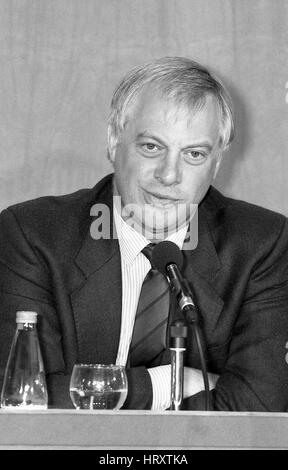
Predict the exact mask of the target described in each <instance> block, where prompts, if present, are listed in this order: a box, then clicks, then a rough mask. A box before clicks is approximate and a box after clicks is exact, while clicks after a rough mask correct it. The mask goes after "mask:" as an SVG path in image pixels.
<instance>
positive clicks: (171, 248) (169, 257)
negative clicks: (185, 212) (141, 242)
mask: <svg viewBox="0 0 288 470" xmlns="http://www.w3.org/2000/svg"><path fill="white" fill-rule="evenodd" d="M152 262H153V265H154V266H155V267H156V269H158V271H160V272H161V273H162V274H164V276H165V275H166V276H167V277H168V279H169V281H170V283H171V285H172V290H173V291H174V294H175V296H176V299H177V301H178V304H179V306H180V308H181V310H182V312H183V313H184V314H186V315H187V316H188V317H189V318H188V320H189V321H191V322H195V321H197V320H198V314H197V309H196V307H195V304H194V302H193V299H192V293H191V290H190V287H189V285H188V282H187V280H186V279H185V278H183V277H182V275H181V272H180V270H181V268H182V266H183V255H182V252H181V250H180V249H179V248H178V246H177V245H176V244H175V243H173V242H170V241H164V242H160V243H158V245H156V246H155V247H154V249H153V253H152Z"/></svg>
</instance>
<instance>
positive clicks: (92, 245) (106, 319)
mask: <svg viewBox="0 0 288 470" xmlns="http://www.w3.org/2000/svg"><path fill="white" fill-rule="evenodd" d="M108 186H109V188H108V190H106V191H104V193H103V192H102V193H101V197H99V198H98V199H97V203H98V204H104V205H105V207H106V209H107V210H108V211H109V214H110V217H109V222H110V223H112V224H113V215H112V191H111V184H109V185H108ZM105 203H106V204H105ZM99 207H100V206H99ZM94 215H95V213H94ZM94 221H95V218H93V217H91V218H90V221H89V224H88V229H87V227H86V235H85V238H84V242H83V244H82V246H81V248H80V250H79V252H78V254H77V256H76V258H75V263H76V265H77V267H78V272H79V283H78V285H77V287H76V288H75V289H74V290H73V292H72V294H71V303H72V308H73V312H74V317H75V325H76V334H77V340H78V361H81V362H94V363H95V362H98V363H115V361H116V356H117V351H118V344H119V336H120V327H121V306H122V286H121V283H122V280H121V279H122V276H121V259H120V250H119V244H118V241H117V240H116V239H113V238H111V237H110V238H107V239H95V236H92V235H91V234H93V230H92V224H93V222H94ZM111 227H112V228H113V225H111ZM91 345H93V346H92V347H91Z"/></svg>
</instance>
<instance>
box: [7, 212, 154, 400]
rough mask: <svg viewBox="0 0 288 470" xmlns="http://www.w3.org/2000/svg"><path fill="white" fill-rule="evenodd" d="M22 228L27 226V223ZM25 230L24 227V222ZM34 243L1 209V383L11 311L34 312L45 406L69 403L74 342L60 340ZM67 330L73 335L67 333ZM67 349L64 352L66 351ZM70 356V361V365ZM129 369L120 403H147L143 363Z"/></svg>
mask: <svg viewBox="0 0 288 470" xmlns="http://www.w3.org/2000/svg"><path fill="white" fill-rule="evenodd" d="M26 229H27V227H26ZM28 230H29V227H28ZM37 246H38V243H37V240H35V243H33V245H32V243H30V242H29V240H28V239H27V236H26V232H24V231H23V229H22V226H21V224H20V223H19V222H18V218H17V212H16V213H14V211H13V209H12V210H11V209H6V210H4V211H3V212H2V213H1V214H0V305H1V309H0V321H1V329H0V389H1V388H2V383H3V378H4V372H5V366H6V363H7V360H8V355H9V351H10V347H11V344H12V340H13V336H14V333H15V329H16V322H15V320H16V312H17V311H18V310H32V311H36V312H37V313H38V324H37V330H38V335H39V341H40V346H41V351H42V355H43V361H44V366H45V372H46V381H47V388H48V399H49V407H50V408H73V404H72V401H71V399H70V395H69V382H70V377H71V372H72V370H71V363H72V362H73V361H71V356H73V354H74V357H75V362H76V359H77V348H76V347H75V348H73V339H72V338H70V344H69V345H67V344H65V345H63V341H64V339H63V337H64V335H63V325H61V318H60V315H59V312H58V311H57V308H59V307H57V301H56V299H55V292H54V289H53V285H52V281H51V272H50V271H49V268H48V265H47V263H46V260H45V259H44V257H43V254H42V252H41V250H38V248H37ZM65 333H66V337H67V336H73V335H72V334H71V335H67V332H65ZM67 350H68V353H67V354H66V356H67V355H68V356H69V358H68V357H65V351H67ZM69 362H70V365H69ZM127 374H128V387H129V390H128V396H127V400H126V402H125V405H124V407H125V408H132V409H137V408H138V409H141V408H142V409H143V408H146V409H149V408H150V407H151V402H152V386H151V380H150V376H149V373H148V372H147V370H146V368H144V367H137V368H132V369H130V370H128V371H127Z"/></svg>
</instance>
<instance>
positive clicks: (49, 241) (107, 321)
mask: <svg viewBox="0 0 288 470" xmlns="http://www.w3.org/2000/svg"><path fill="white" fill-rule="evenodd" d="M111 201H112V192H111V176H108V177H106V178H104V180H102V181H100V182H99V183H98V184H97V185H96V186H95V187H94V188H93V189H87V190H86V189H85V190H80V191H78V192H76V193H74V194H71V195H67V196H61V197H44V198H39V199H36V200H34V201H29V202H25V203H21V204H18V205H15V206H13V207H10V208H8V209H7V210H4V211H3V212H2V214H1V216H0V296H1V299H0V300H1V301H0V305H1V311H0V325H1V328H0V366H1V371H2V373H1V379H0V386H2V378H3V369H4V367H5V364H6V361H7V357H8V352H9V348H10V345H11V341H12V337H13V334H14V331H15V313H16V311H17V310H31V309H32V310H36V311H37V312H38V313H39V317H40V318H39V324H38V331H39V336H40V342H41V348H42V353H43V358H44V363H45V369H46V373H47V384H48V393H49V403H50V406H52V407H58V408H61V407H64V408H67V407H72V402H71V400H70V397H69V380H70V374H71V371H72V367H73V364H74V363H75V362H82V363H114V362H115V360H116V355H117V350H118V342H119V334H120V326H121V268H120V253H119V245H118V242H117V240H103V239H102V240H95V239H93V238H92V237H91V235H90V230H89V229H90V226H91V222H92V218H91V216H90V209H91V206H92V205H93V204H94V203H95V202H98V203H105V204H108V206H110V207H111ZM184 257H185V263H184V274H185V277H186V278H187V279H188V280H189V282H190V284H191V287H192V290H193V292H194V296H195V299H196V303H197V305H198V308H199V311H200V318H201V325H202V328H203V332H204V337H205V340H206V343H207V367H208V371H209V372H213V373H217V374H219V375H220V378H219V380H218V383H217V386H216V388H215V390H214V391H213V392H211V395H212V396H211V398H212V403H213V409H214V410H235V411H245V410H251V411H267V410H268V411H284V410H286V409H287V403H288V365H287V363H286V362H285V355H286V353H287V351H286V349H285V348H286V347H287V342H288V227H287V221H286V219H285V217H284V216H282V215H279V214H276V213H273V212H271V211H268V210H266V209H262V208H259V207H256V206H253V205H250V204H247V203H245V202H240V201H235V200H232V199H228V198H225V197H224V196H222V195H221V194H220V193H219V192H218V191H216V189H214V188H210V190H209V192H208V193H207V195H206V197H205V199H204V201H203V202H202V204H201V205H200V208H199V243H198V246H197V248H196V249H195V250H193V251H190V252H184ZM172 310H173V309H172ZM173 311H174V310H173ZM173 315H174V313H173V312H172V314H171V315H170V321H171V319H172V318H173ZM169 360H170V356H169V350H166V351H165V352H164V353H163V354H161V355H160V356H159V357H158V358H157V360H156V361H155V362H154V363H153V364H150V366H153V365H154V366H155V365H158V364H165V363H169ZM185 363H186V365H188V366H191V367H195V368H200V362H199V359H198V352H197V348H196V345H195V344H194V341H193V335H192V332H191V330H190V329H189V338H188V348H187V352H186V359H185ZM127 373H128V381H129V393H128V398H127V400H126V403H125V407H127V408H149V407H151V402H152V387H151V382H150V376H149V373H148V372H147V369H146V368H145V367H136V368H131V369H128V371H127ZM185 407H186V408H188V409H204V392H200V393H198V394H197V395H194V396H192V397H191V398H189V399H187V400H186V401H185Z"/></svg>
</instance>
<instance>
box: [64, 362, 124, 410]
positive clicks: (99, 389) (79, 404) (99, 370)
mask: <svg viewBox="0 0 288 470" xmlns="http://www.w3.org/2000/svg"><path fill="white" fill-rule="evenodd" d="M127 392H128V383H127V376H126V372H125V367H123V366H118V365H114V364H109V365H106V364H75V365H74V367H73V372H72V375H71V379H70V397H71V400H72V402H73V405H74V406H75V408H76V409H77V410H80V409H82V410H119V409H120V408H121V407H122V406H123V404H124V401H125V400H126V397H127Z"/></svg>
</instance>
